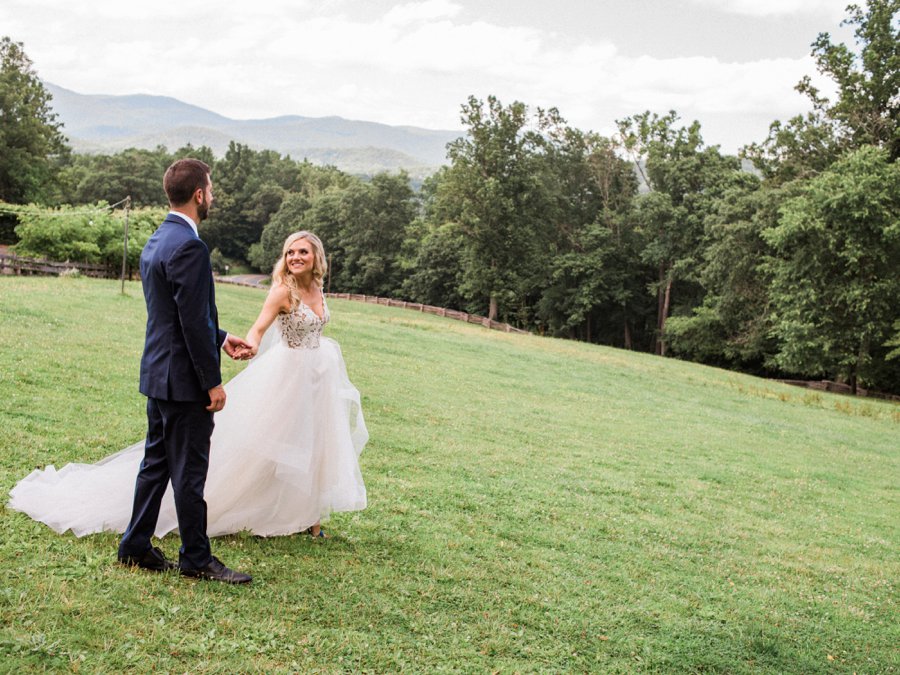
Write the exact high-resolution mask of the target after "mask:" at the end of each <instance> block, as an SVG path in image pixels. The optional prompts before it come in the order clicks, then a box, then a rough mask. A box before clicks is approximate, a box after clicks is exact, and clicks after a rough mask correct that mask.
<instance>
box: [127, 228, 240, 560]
mask: <svg viewBox="0 0 900 675" xmlns="http://www.w3.org/2000/svg"><path fill="white" fill-rule="evenodd" d="M141 281H142V283H143V288H144V299H145V301H146V303H147V332H146V337H145V342H144V354H143V357H142V358H141V379H140V390H141V393H142V394H144V395H145V396H147V440H146V442H145V449H144V459H143V461H142V462H141V467H140V470H139V471H138V477H137V482H136V485H135V494H134V509H133V511H132V515H131V522H130V523H129V524H128V528H127V529H126V530H125V534H124V536H123V537H122V541H121V543H120V544H119V555H120V557H121V556H127V555H131V556H141V555H142V554H144V553H145V552H146V551H147V550H148V549H149V548H150V547H151V544H150V537H151V536H152V535H153V531H154V530H155V528H156V521H157V518H158V516H159V508H160V502H161V500H162V497H163V494H164V493H165V490H166V487H167V485H168V483H169V480H170V479H171V481H172V490H173V492H174V496H175V509H176V512H177V515H178V531H179V533H180V534H181V550H180V555H179V562H180V565H181V566H182V567H185V568H189V569H199V568H202V567H205V566H206V565H208V564H209V562H210V560H211V559H212V557H211V553H210V546H209V538H208V537H207V536H206V502H205V501H204V499H203V489H204V486H205V485H206V474H207V470H208V468H209V439H210V436H211V435H212V430H213V413H211V412H209V411H208V410H206V406H207V405H209V394H208V391H209V390H210V389H212V388H213V387H215V386H217V385H219V384H221V383H222V375H221V369H220V352H219V350H220V348H221V346H222V344H223V343H224V341H225V337H226V333H225V331H222V330H220V329H219V325H218V313H217V311H216V300H215V288H214V285H213V278H212V267H211V265H210V260H209V250H208V249H207V247H206V244H204V243H203V242H202V241H201V240H200V238H199V237H197V235H196V234H194V230H193V229H192V228H191V226H190V225H189V224H188V222H187V221H185V220H183V219H182V218H180V217H179V216H178V215H176V214H172V213H170V214H169V215H168V216H166V219H165V220H164V221H163V223H162V225H160V227H159V229H158V230H156V232H154V233H153V235H152V236H151V237H150V239H149V240H148V241H147V243H146V245H145V246H144V249H143V251H142V252H141Z"/></svg>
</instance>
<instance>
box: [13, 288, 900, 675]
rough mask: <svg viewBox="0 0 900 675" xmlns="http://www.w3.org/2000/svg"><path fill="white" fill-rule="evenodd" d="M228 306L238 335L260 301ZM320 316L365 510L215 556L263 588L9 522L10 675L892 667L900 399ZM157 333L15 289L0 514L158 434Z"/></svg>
mask: <svg viewBox="0 0 900 675" xmlns="http://www.w3.org/2000/svg"><path fill="white" fill-rule="evenodd" d="M217 292H218V298H219V310H220V318H221V321H222V324H223V327H225V328H227V329H229V330H231V331H232V332H235V333H238V334H244V333H245V332H246V330H247V329H248V328H249V326H250V325H251V323H252V322H253V320H254V319H255V317H256V314H257V312H258V310H259V308H260V306H261V303H262V300H263V298H264V293H263V292H262V291H259V290H257V289H251V288H242V287H233V286H222V285H220V286H219V287H218V289H217ZM330 306H331V310H332V324H331V325H330V327H329V328H328V330H327V333H328V334H329V335H330V336H331V337H333V338H335V339H336V340H338V342H340V344H341V346H342V349H343V352H344V357H345V359H346V361H347V366H348V370H349V373H350V377H351V379H352V380H353V381H354V383H355V384H356V385H357V387H358V388H359V389H360V391H361V392H362V396H363V406H364V410H365V413H366V422H367V424H368V427H369V431H370V434H371V440H370V442H369V445H368V446H367V448H366V450H365V451H364V453H363V455H362V460H361V463H362V469H363V475H364V476H365V479H366V485H367V488H368V491H369V502H370V506H369V508H368V509H366V510H365V511H362V512H360V513H355V514H339V515H336V516H335V517H334V518H332V520H331V521H330V523H329V524H328V525H327V526H326V527H327V529H328V531H329V532H330V534H332V536H333V538H332V539H331V540H329V541H326V542H316V541H312V540H311V539H310V538H309V537H305V536H292V537H278V538H271V539H257V538H254V537H252V536H248V535H246V534H238V535H235V536H230V537H223V538H218V539H216V540H214V542H213V551H214V553H216V554H217V555H218V556H220V557H221V558H222V560H223V561H225V562H226V563H227V564H229V565H231V566H234V567H237V568H238V569H241V570H243V571H247V572H250V573H252V574H253V575H254V581H253V584H251V585H250V586H249V587H231V586H224V585H219V584H214V583H204V582H196V581H192V580H188V579H182V578H180V577H178V576H177V575H175V574H164V575H152V574H149V573H144V572H141V571H132V570H129V569H126V568H123V567H121V566H119V565H117V564H116V563H115V549H116V543H117V536H116V535H113V534H104V535H94V536H90V537H86V538H84V539H77V538H75V537H73V536H72V535H71V534H67V535H63V536H61V535H57V534H55V533H54V532H52V531H51V530H49V528H47V527H46V526H44V525H41V524H38V523H35V522H32V521H31V520H30V519H28V518H27V517H26V516H24V515H22V514H20V513H15V512H11V511H8V510H6V509H3V510H2V511H0V671H2V672H6V671H10V672H22V671H25V672H27V671H43V670H60V671H81V672H122V671H132V672H149V671H161V672H191V673H235V672H246V671H258V672H291V671H300V672H309V671H318V672H343V671H352V672H398V671H406V672H429V673H431V672H474V673H487V672H501V673H513V672H523V673H524V672H587V671H591V672H603V673H606V672H629V673H630V672H701V671H702V672H710V671H711V672H722V673H751V672H752V673H757V672H771V673H813V672H828V673H831V672H840V673H852V672H856V673H882V672H897V671H898V669H900V654H898V644H900V630H898V620H897V617H898V611H897V610H898V607H897V605H898V603H897V582H898V579H900V556H898V544H900V536H898V525H900V506H898V483H900V480H898V479H900V471H898V463H900V406H898V405H896V404H890V403H885V402H880V401H871V400H866V399H850V398H846V397H840V396H837V395H829V394H822V393H816V392H809V391H807V390H803V389H799V388H793V387H789V386H787V385H780V384H777V383H771V382H767V381H764V380H760V379H756V378H752V377H747V376H742V375H738V374H734V373H729V372H726V371H722V370H716V369H713V368H706V367H702V366H698V365H694V364H688V363H683V362H679V361H676V360H672V359H661V358H658V357H654V356H650V355H647V354H637V353H631V352H626V351H621V350H615V349H608V348H602V347H597V346H592V345H585V344H579V343H575V342H567V341H561V340H552V339H545V338H538V337H533V336H523V335H508V334H505V333H500V332H496V331H488V330H486V329H483V328H480V327H477V326H472V325H468V324H464V323H462V322H456V321H452V320H448V319H441V318H438V317H432V316H428V315H422V314H417V313H415V312H412V311H409V310H402V309H391V308H387V307H383V306H377V305H366V304H362V303H352V302H344V301H337V300H335V301H332V302H331V303H330ZM144 318H145V314H144V303H143V298H142V295H141V292H140V286H139V285H138V284H135V283H132V284H129V285H127V286H126V295H125V296H123V295H120V294H119V284H118V283H117V282H114V281H96V280H88V279H56V278H2V279H0V429H2V431H0V493H2V494H3V495H6V493H7V492H8V490H9V489H10V488H12V486H13V485H14V484H15V483H16V481H18V480H19V479H20V478H22V477H23V476H25V475H26V474H27V473H29V472H30V471H31V470H32V469H34V468H35V467H43V466H44V465H46V464H49V463H53V464H55V465H56V466H57V467H60V466H62V465H63V464H65V463H67V462H72V461H80V462H85V461H87V462H91V461H95V460H98V459H100V458H102V457H104V456H105V455H107V454H110V453H112V452H114V451H116V450H119V449H120V448H122V447H124V446H126V445H129V444H130V443H132V442H134V441H136V440H138V439H140V438H141V436H142V435H143V432H144V399H143V397H142V396H141V395H140V394H139V393H138V391H137V377H138V362H139V358H140V351H141V348H142V341H143V330H144ZM242 367H244V366H243V364H235V363H232V362H229V363H227V364H226V378H227V377H230V376H232V375H234V374H235V373H236V372H237V371H238V370H239V369H240V368H242ZM265 394H266V392H260V395H265ZM5 500H6V497H5V496H4V497H3V499H2V500H0V501H2V502H3V503H5ZM160 546H161V547H162V549H163V550H164V551H165V552H166V553H167V554H168V555H169V556H176V555H177V549H178V538H177V536H172V535H170V536H168V537H166V538H164V539H163V540H161V542H160Z"/></svg>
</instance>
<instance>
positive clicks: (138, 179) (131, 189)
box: [60, 146, 184, 207]
mask: <svg viewBox="0 0 900 675" xmlns="http://www.w3.org/2000/svg"><path fill="white" fill-rule="evenodd" d="M176 156H184V155H172V154H170V153H169V152H168V150H166V149H165V148H164V147H163V146H157V148H156V149H155V150H139V149H136V148H129V149H127V150H122V151H121V152H119V153H116V154H114V155H75V156H74V158H73V160H72V162H71V163H70V164H69V165H68V166H66V167H65V169H63V171H62V172H61V175H60V181H61V183H62V184H63V192H62V199H63V201H64V202H65V203H69V204H94V203H97V202H100V201H105V202H108V203H110V204H114V203H116V202H118V201H119V200H121V199H123V198H125V197H131V203H132V204H134V205H135V206H136V207H141V206H159V207H165V206H166V205H167V203H168V202H167V200H166V193H165V190H164V189H163V175H164V174H165V171H166V168H168V166H169V165H170V164H171V163H172V161H173V160H174V159H175V157H176Z"/></svg>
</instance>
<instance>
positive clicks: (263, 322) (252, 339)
mask: <svg viewBox="0 0 900 675" xmlns="http://www.w3.org/2000/svg"><path fill="white" fill-rule="evenodd" d="M290 310H291V293H290V291H289V290H288V288H287V286H284V285H281V284H279V285H278V286H275V287H274V288H273V289H272V290H271V291H269V295H268V297H266V302H265V303H264V304H263V308H262V311H260V313H259V316H258V317H257V319H256V323H254V324H253V326H252V327H251V328H250V331H249V332H248V333H247V342H248V343H249V344H250V347H251V351H252V352H253V355H254V356H255V355H256V352H257V351H259V342H260V340H262V336H263V334H264V333H265V332H266V331H267V330H268V329H269V326H271V325H272V322H273V321H274V320H275V317H277V316H278V315H279V314H282V313H285V312H289V311H290Z"/></svg>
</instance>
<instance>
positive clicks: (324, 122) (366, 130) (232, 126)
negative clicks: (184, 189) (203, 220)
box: [44, 82, 462, 177]
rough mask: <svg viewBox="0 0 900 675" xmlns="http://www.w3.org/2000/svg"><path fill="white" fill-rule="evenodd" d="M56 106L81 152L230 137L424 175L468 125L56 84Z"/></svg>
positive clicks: (363, 170) (221, 145) (216, 145)
mask: <svg viewBox="0 0 900 675" xmlns="http://www.w3.org/2000/svg"><path fill="white" fill-rule="evenodd" d="M44 86H45V87H46V88H47V91H49V92H50V94H51V95H52V96H53V100H52V102H51V105H52V107H53V109H54V112H56V113H57V115H58V116H59V121H61V122H62V123H63V133H64V134H65V135H66V136H67V137H68V138H69V143H70V144H71V145H72V147H73V148H74V149H75V150H76V151H77V152H83V153H101V152H102V153H115V152H118V151H120V150H124V149H125V148H146V149H152V148H155V147H157V146H159V145H164V146H165V147H166V148H168V149H169V150H176V149H177V148H180V147H182V146H184V145H187V144H188V143H191V144H192V145H194V146H195V147H196V146H200V145H206V146H209V147H210V148H212V150H213V152H215V153H216V155H218V156H220V157H221V156H222V155H224V154H225V151H226V150H227V149H228V143H229V142H230V141H237V142H239V143H242V144H244V145H247V146H249V147H251V148H253V149H255V150H275V151H276V152H279V153H281V154H282V155H290V156H291V157H292V158H293V159H297V160H301V159H308V160H309V161H310V162H314V163H317V164H332V165H334V166H337V167H338V168H340V169H342V170H344V171H347V172H349V173H356V174H372V173H376V172H378V171H391V170H397V169H406V170H407V171H409V172H410V174H411V175H412V176H417V177H421V176H424V175H427V174H429V173H431V172H433V171H434V170H435V169H436V168H437V167H439V166H441V165H442V164H444V163H446V146H447V143H449V142H450V141H452V140H454V139H456V138H458V137H459V136H461V135H462V132H461V131H450V130H434V129H421V128H418V127H409V126H396V127H395V126H389V125H387V124H378V123H375V122H363V121H355V120H347V119H343V118H341V117H300V116H297V115H288V116H283V117H273V118H270V119H260V120H233V119H229V118H228V117H224V116H222V115H219V114H217V113H214V112H211V111H209V110H205V109H203V108H200V107H197V106H194V105H189V104H187V103H184V102H182V101H179V100H178V99H174V98H170V97H167V96H148V95H145V94H135V95H130V96H104V95H88V94H78V93H76V92H74V91H70V90H68V89H64V88H62V87H59V86H56V85H54V84H51V83H49V82H45V83H44Z"/></svg>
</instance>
